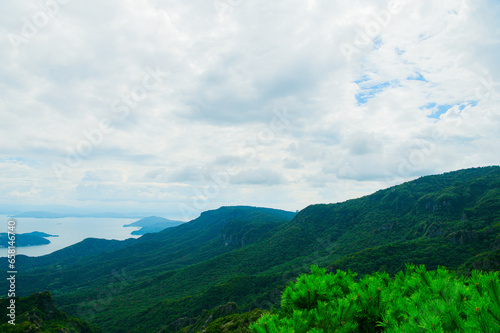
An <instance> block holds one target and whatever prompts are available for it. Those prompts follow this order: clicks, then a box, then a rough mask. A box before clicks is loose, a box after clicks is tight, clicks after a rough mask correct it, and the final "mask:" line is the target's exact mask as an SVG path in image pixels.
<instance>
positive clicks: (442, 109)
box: [420, 101, 478, 119]
mask: <svg viewBox="0 0 500 333" xmlns="http://www.w3.org/2000/svg"><path fill="white" fill-rule="evenodd" d="M477 103H478V102H477V101H471V102H466V103H462V104H455V105H452V104H439V105H438V104H436V103H428V104H426V105H424V106H422V107H420V110H432V112H431V114H430V115H428V116H427V118H431V119H439V117H440V116H441V115H442V114H445V113H446V112H448V110H449V109H451V108H452V107H454V106H458V109H459V110H460V111H462V110H463V109H465V108H466V107H467V106H476V105H477Z"/></svg>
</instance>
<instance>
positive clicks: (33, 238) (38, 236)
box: [0, 231, 59, 248]
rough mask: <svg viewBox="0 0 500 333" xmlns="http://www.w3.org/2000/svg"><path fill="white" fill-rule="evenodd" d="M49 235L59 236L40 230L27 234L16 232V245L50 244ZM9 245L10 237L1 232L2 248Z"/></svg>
mask: <svg viewBox="0 0 500 333" xmlns="http://www.w3.org/2000/svg"><path fill="white" fill-rule="evenodd" d="M47 237H59V236H58V235H50V234H46V233H44V232H40V231H33V232H29V233H25V234H16V243H15V246H16V247H26V246H37V245H47V244H50V240H48V239H47ZM6 247H9V237H8V234H7V233H5V232H2V233H0V248H6Z"/></svg>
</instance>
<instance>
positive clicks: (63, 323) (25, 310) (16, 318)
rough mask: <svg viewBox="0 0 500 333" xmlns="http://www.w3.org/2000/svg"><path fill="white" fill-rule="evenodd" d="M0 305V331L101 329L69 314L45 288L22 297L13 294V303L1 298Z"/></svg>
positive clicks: (53, 332) (78, 331)
mask: <svg viewBox="0 0 500 333" xmlns="http://www.w3.org/2000/svg"><path fill="white" fill-rule="evenodd" d="M9 307H11V308H13V310H14V312H11V310H10V309H9ZM0 309H1V310H0V332H11V333H17V332H18V333H24V332H33V333H35V332H44V333H62V332H67V333H70V332H75V333H97V332H102V331H101V330H100V329H97V328H95V327H92V326H91V325H89V324H88V323H86V322H84V321H83V320H81V319H78V318H72V317H69V316H68V315H67V314H65V313H64V312H61V311H59V310H58V309H57V307H56V306H55V304H54V300H53V299H52V296H51V294H50V293H49V292H47V291H46V292H43V293H35V294H33V295H31V296H28V297H23V298H18V297H16V298H15V303H12V302H11V301H10V299H8V298H4V299H2V300H0Z"/></svg>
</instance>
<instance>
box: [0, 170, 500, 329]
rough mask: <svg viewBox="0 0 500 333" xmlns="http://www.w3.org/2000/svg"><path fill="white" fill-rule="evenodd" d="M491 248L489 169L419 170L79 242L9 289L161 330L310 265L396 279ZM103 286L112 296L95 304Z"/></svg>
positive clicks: (248, 297)
mask: <svg viewBox="0 0 500 333" xmlns="http://www.w3.org/2000/svg"><path fill="white" fill-rule="evenodd" d="M104 244H105V243H102V244H101V245H99V249H102V248H103V245H104ZM117 244H120V247H119V248H117V247H116V245H117ZM499 249H500V167H497V166H495V167H487V168H475V169H467V170H460V171H456V172H451V173H445V174H442V175H435V176H427V177H421V178H419V179H417V180H415V181H411V182H408V183H405V184H402V185H399V186H394V187H391V188H388V189H384V190H380V191H377V192H375V193H374V194H372V195H369V196H365V197H362V198H359V199H354V200H349V201H346V202H342V203H337V204H327V205H325V204H322V205H311V206H309V207H307V208H305V209H304V210H302V211H300V212H299V213H298V214H296V215H295V214H294V213H291V212H284V211H279V210H272V209H264V208H255V207H221V208H220V209H217V210H212V211H208V212H204V213H202V214H201V216H200V217H199V218H197V219H195V220H193V221H190V222H187V223H184V224H181V225H179V226H177V227H172V228H168V229H165V230H163V231H161V232H159V233H156V234H147V235H145V236H143V237H141V238H139V239H136V240H132V241H130V243H128V244H124V243H115V244H114V245H112V246H110V249H109V250H107V251H101V250H99V251H100V252H99V253H98V254H96V255H92V254H88V253H86V252H85V248H84V247H81V251H82V256H84V257H82V258H80V259H76V257H75V259H74V260H64V259H62V258H60V259H57V258H55V257H53V259H54V261H53V262H52V263H49V262H48V261H47V260H46V259H44V257H41V258H33V261H32V263H33V266H32V267H37V265H36V263H37V262H44V266H43V267H40V266H38V267H39V268H36V269H29V268H28V267H26V268H25V269H23V271H22V272H21V273H20V274H19V275H18V289H19V290H20V291H22V292H24V293H26V294H30V293H32V292H36V291H40V290H45V289H48V290H51V291H52V292H53V294H54V297H55V299H56V301H57V302H58V304H60V305H61V307H62V309H64V311H66V312H68V313H69V314H71V315H77V314H78V313H82V309H85V310H86V311H87V312H86V313H90V314H91V317H92V319H93V320H94V321H93V323H96V324H98V325H99V326H101V327H102V328H103V329H104V330H105V331H106V332H123V331H130V332H155V331H159V330H160V328H162V327H164V332H169V331H174V329H175V330H177V329H182V327H183V326H186V325H190V323H192V324H194V323H195V322H197V320H196V319H195V318H196V317H199V316H201V314H202V313H203V310H207V309H212V308H216V307H217V306H219V305H222V304H226V303H227V302H235V303H236V304H237V306H238V308H239V309H240V310H241V311H248V310H250V309H253V308H267V307H272V306H274V305H276V302H277V301H278V298H277V297H278V296H279V294H280V293H281V290H282V288H283V287H284V286H285V285H286V284H287V283H288V282H289V281H291V280H293V279H294V278H295V277H297V276H298V275H299V274H300V273H303V272H307V271H308V269H309V266H310V265H311V264H317V265H320V266H322V267H328V268H329V269H330V270H335V269H349V268H351V269H353V270H355V271H357V272H359V273H361V274H366V273H371V272H375V271H377V270H385V271H388V272H389V273H391V274H393V273H395V272H397V271H399V270H401V269H403V268H404V264H405V263H414V264H425V265H426V266H427V267H428V268H429V269H434V268H436V267H437V266H438V265H442V266H446V267H448V268H451V269H458V270H460V271H462V272H465V273H467V272H469V271H470V270H471V269H472V268H480V269H486V270H488V269H498V268H499V267H500V255H499ZM2 283H3V284H1V283H0V290H7V289H8V288H7V287H6V285H5V284H6V282H4V281H2ZM118 287H119V288H118ZM106 291H108V292H109V293H111V295H112V297H110V298H105V299H104V298H103V297H102V295H103V293H104V292H106ZM179 318H183V320H180V319H179ZM190 318H191V319H190ZM178 319H179V320H178Z"/></svg>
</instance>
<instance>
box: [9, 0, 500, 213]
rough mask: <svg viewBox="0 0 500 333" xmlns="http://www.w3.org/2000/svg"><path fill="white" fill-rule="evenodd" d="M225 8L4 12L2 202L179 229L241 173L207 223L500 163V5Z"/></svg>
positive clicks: (407, 0)
mask: <svg viewBox="0 0 500 333" xmlns="http://www.w3.org/2000/svg"><path fill="white" fill-rule="evenodd" d="M56 1H57V0H56ZM220 1H222V2H223V3H226V4H227V6H229V7H227V6H226V7H224V8H225V9H231V10H226V11H225V13H221V12H220V8H219V11H218V10H217V8H214V6H213V3H212V2H211V1H208V2H207V1H195V2H189V3H182V2H181V3H179V2H178V3H174V2H171V1H167V2H165V1H159V0H151V1H146V0H141V1H117V0H115V1H107V2H106V3H101V2H96V1H90V2H89V1H87V2H76V1H69V2H67V4H60V5H59V7H58V9H57V11H54V10H55V7H53V8H52V14H53V15H52V16H50V15H48V14H46V16H47V20H46V21H47V22H44V21H43V20H44V15H45V14H44V13H47V11H49V12H50V11H51V9H50V8H49V7H47V6H45V9H44V7H43V6H41V5H40V4H44V3H45V4H48V3H49V1H48V0H47V1H45V0H42V1H41V2H19V1H14V0H6V1H3V2H2V3H1V4H0V22H1V23H0V36H1V37H2V39H1V43H2V47H1V48H0V61H1V63H2V66H0V91H2V94H1V96H0V118H1V119H2V121H0V130H1V132H0V133H1V134H0V166H2V169H1V170H2V171H1V172H0V175H1V177H2V182H3V185H2V187H1V189H0V198H2V200H3V202H0V204H9V203H11V202H15V201H18V203H19V204H23V203H25V204H26V205H30V204H34V203H37V204H42V203H44V204H54V205H56V204H61V205H73V206H79V205H88V204H89V202H92V203H93V204H95V205H96V206H97V205H102V206H105V207H109V208H110V209H111V208H113V209H116V208H117V207H121V206H123V207H125V206H127V207H137V208H138V209H141V207H143V208H144V209H150V208H151V209H153V208H154V209H155V210H157V211H158V209H160V210H161V209H164V210H165V212H166V214H167V213H169V212H172V214H178V212H176V210H178V209H177V208H176V207H177V206H179V205H182V204H185V205H188V206H190V207H194V205H193V200H194V199H196V198H200V197H203V190H204V189H206V188H207V187H208V186H209V184H211V182H212V181H213V177H214V175H221V174H224V173H228V170H232V169H231V168H234V170H236V169H237V171H238V172H233V173H231V174H230V181H229V182H228V183H224V184H223V186H220V188H219V191H218V192H217V195H215V196H205V199H204V201H203V205H202V206H200V205H199V207H202V208H214V207H215V206H217V205H227V204H250V205H265V206H268V207H277V208H285V209H291V210H294V209H296V208H302V207H304V206H306V205H308V204H311V203H315V202H333V201H338V200H343V199H347V198H349V197H353V196H359V195H362V194H367V193H369V192H370V191H372V190H375V189H377V188H379V187H385V186H389V185H393V184H394V183H398V182H401V181H403V180H407V179H411V178H414V177H417V176H420V175H423V174H427V173H436V172H443V171H449V170H454V169H459V168H463V167H471V166H483V165H490V164H499V162H498V157H497V156H499V155H500V154H499V152H500V151H499V148H498V147H500V142H499V141H500V136H499V134H498V128H500V112H499V110H500V108H499V102H500V97H499V94H500V66H499V64H498V61H497V55H498V54H499V51H500V27H499V23H498V17H499V14H500V5H499V4H498V3H497V2H496V1H494V0H490V1H487V0H480V1H474V2H472V1H467V0H447V1H441V2H435V1H434V2H432V1H430V0H425V1H411V0H401V1H399V3H400V6H399V7H400V8H399V9H398V10H394V7H393V5H394V4H395V3H398V1H393V0H387V1H384V0H378V1H367V0H362V1H358V2H352V1H344V0H341V1H322V0H318V1H292V2H286V3H284V2H281V3H280V2H269V1H263V0H258V1H241V2H231V1H225V0H220ZM61 2H62V1H61ZM51 3H54V2H53V1H52V2H51ZM57 3H59V2H57ZM48 8H49V9H48ZM388 12H390V13H391V14H390V15H389V16H387V13H388ZM384 15H385V16H384ZM37 20H38V21H37ZM32 25H33V26H32ZM33 27H34V28H35V29H33ZM30 29H31V30H30ZM370 29H371V30H370ZM13 34H15V35H13ZM23 34H24V35H23ZM363 34H368V35H369V36H368V37H366V38H365V36H364V35H363ZM13 36H17V37H16V38H21V39H17V42H19V41H20V40H21V41H22V42H20V43H21V44H20V45H18V47H15V45H13V44H12V43H14V44H15V41H16V40H14V42H13ZM347 44H348V45H351V46H352V47H355V49H354V50H355V52H354V53H353V54H352V57H351V58H350V59H347V58H346V57H345V54H344V53H343V52H342V49H341V46H342V45H344V46H345V45H347ZM152 72H156V78H157V79H156V80H154V79H152V77H151V75H152V74H151V73H152ZM283 109H284V110H286V112H287V115H288V116H287V117H285V119H281V120H279V119H278V120H277V119H276V117H277V116H276V113H275V112H276V110H283ZM103 124H107V125H109V126H104V125H103ZM106 129H107V130H108V131H105V130H106ZM75 154H77V155H75ZM54 163H56V165H58V166H59V167H60V168H61V167H62V168H63V169H59V174H58V172H54ZM61 170H62V171H61ZM56 171H57V170H56ZM61 172H62V173H61ZM228 174H229V173H228ZM200 193H201V195H200ZM264 193H265V194H264ZM162 202H164V205H162ZM120 205H121V206H120ZM193 210H194V211H196V210H197V208H193ZM198 210H201V208H200V209H198Z"/></svg>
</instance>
